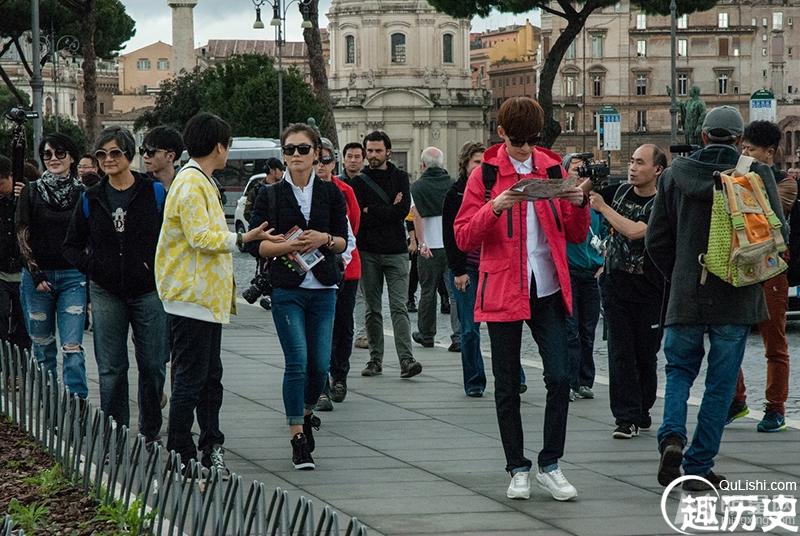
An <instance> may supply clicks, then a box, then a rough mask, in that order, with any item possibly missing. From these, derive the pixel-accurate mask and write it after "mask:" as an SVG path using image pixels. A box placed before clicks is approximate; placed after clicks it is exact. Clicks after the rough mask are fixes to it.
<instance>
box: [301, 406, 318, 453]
mask: <svg viewBox="0 0 800 536" xmlns="http://www.w3.org/2000/svg"><path fill="white" fill-rule="evenodd" d="M320 426H322V421H321V420H319V417H317V416H316V415H314V414H313V413H311V414H310V415H306V416H305V417H303V437H305V440H306V442H307V443H308V452H314V447H316V446H317V444H316V443H315V442H314V430H317V431H319V427H320Z"/></svg>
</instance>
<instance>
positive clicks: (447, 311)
mask: <svg viewBox="0 0 800 536" xmlns="http://www.w3.org/2000/svg"><path fill="white" fill-rule="evenodd" d="M441 311H442V314H443V315H449V314H450V302H446V301H443V302H442V308H441Z"/></svg>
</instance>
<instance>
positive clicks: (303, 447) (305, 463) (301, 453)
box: [292, 434, 317, 471]
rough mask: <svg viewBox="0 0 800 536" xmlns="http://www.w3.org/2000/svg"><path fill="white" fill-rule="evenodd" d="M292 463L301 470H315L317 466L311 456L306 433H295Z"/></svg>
mask: <svg viewBox="0 0 800 536" xmlns="http://www.w3.org/2000/svg"><path fill="white" fill-rule="evenodd" d="M292 464H294V468H295V469H298V470H301V471H313V470H314V469H316V467H317V466H316V465H314V458H312V457H311V450H309V448H308V440H307V439H306V436H305V434H295V436H294V437H293V438H292Z"/></svg>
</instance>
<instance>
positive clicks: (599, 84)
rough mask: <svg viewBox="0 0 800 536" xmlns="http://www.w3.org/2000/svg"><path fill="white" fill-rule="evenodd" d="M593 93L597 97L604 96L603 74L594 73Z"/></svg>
mask: <svg viewBox="0 0 800 536" xmlns="http://www.w3.org/2000/svg"><path fill="white" fill-rule="evenodd" d="M592 95H594V96H595V97H602V96H603V77H602V75H599V74H595V75H592Z"/></svg>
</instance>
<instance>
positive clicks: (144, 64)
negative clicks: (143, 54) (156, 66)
mask: <svg viewBox="0 0 800 536" xmlns="http://www.w3.org/2000/svg"><path fill="white" fill-rule="evenodd" d="M136 68H137V69H139V70H140V71H149V70H150V60H149V59H147V58H139V60H138V61H137V62H136Z"/></svg>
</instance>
